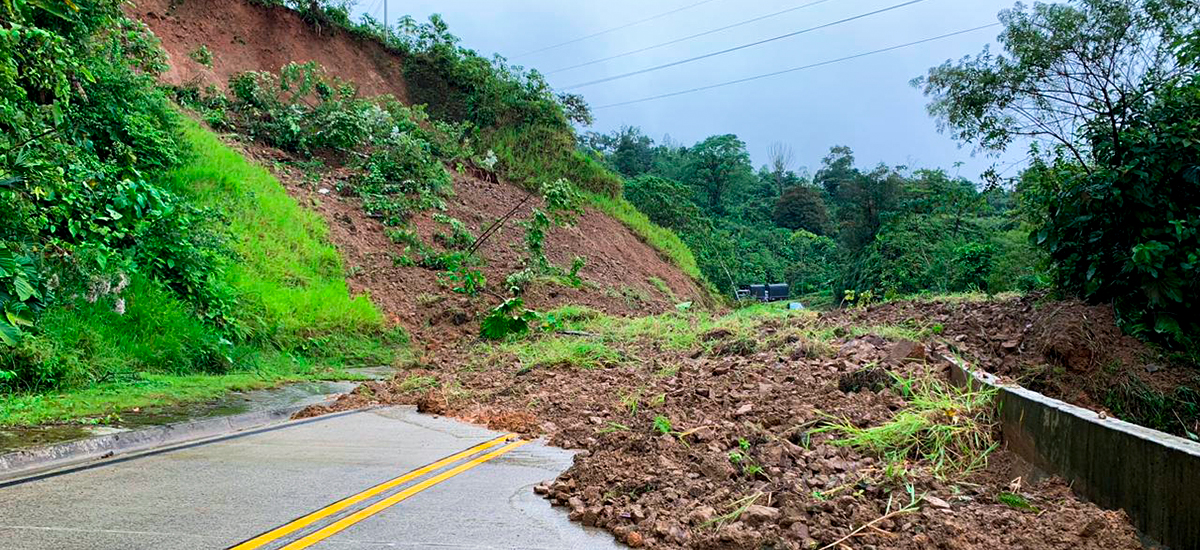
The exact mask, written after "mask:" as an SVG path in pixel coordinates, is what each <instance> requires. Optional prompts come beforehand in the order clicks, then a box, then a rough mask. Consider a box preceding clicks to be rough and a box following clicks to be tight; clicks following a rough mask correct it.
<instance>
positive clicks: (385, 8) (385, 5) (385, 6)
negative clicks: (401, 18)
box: [383, 0, 388, 29]
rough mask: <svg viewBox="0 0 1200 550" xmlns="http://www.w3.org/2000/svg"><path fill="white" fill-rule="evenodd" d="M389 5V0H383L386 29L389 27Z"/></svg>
mask: <svg viewBox="0 0 1200 550" xmlns="http://www.w3.org/2000/svg"><path fill="white" fill-rule="evenodd" d="M387 5H388V0H383V28H385V29H386V28H388V20H387Z"/></svg>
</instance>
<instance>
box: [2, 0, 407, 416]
mask: <svg viewBox="0 0 1200 550" xmlns="http://www.w3.org/2000/svg"><path fill="white" fill-rule="evenodd" d="M118 6H119V3H118V2H115V1H114V2H88V3H84V4H83V5H82V6H80V9H79V10H77V11H76V10H68V11H66V12H60V11H59V10H56V9H48V8H47V7H45V6H42V5H41V4H40V3H36V2H33V3H27V2H19V3H17V4H16V5H13V6H11V7H10V6H8V5H6V6H4V8H3V9H4V11H5V13H4V22H5V24H6V25H7V27H8V28H9V29H10V30H9V31H8V32H6V33H5V34H4V35H3V41H2V42H0V49H3V58H4V59H5V60H8V61H9V63H8V64H6V65H5V67H6V70H5V71H2V72H0V78H4V79H6V80H5V84H4V89H5V95H4V96H3V98H2V101H3V103H2V105H0V109H2V110H3V111H4V112H5V113H7V115H10V116H7V115H6V116H5V117H4V120H3V122H0V125H4V126H5V129H4V130H5V131H4V133H3V136H4V137H3V138H0V139H2V140H3V141H0V149H2V150H3V151H5V154H4V156H3V157H0V172H2V175H0V180H2V181H3V184H4V185H3V187H2V188H0V200H2V201H3V204H4V205H5V210H6V214H5V216H3V219H2V220H0V308H3V310H4V312H5V319H4V320H3V322H0V333H2V335H3V349H0V384H2V385H3V388H4V391H5V392H6V393H13V392H15V393H18V394H28V395H30V396H36V394H41V393H46V392H56V391H62V390H74V389H80V388H86V387H92V388H94V389H95V388H106V390H105V392H103V393H107V394H108V395H109V397H108V398H106V399H92V400H91V401H95V403H92V404H86V403H85V404H84V405H81V406H80V407H79V408H75V406H74V405H72V404H71V403H68V402H61V401H54V402H52V401H49V400H38V399H32V400H30V399H6V400H5V404H4V409H5V410H4V411H3V412H0V416H2V417H4V418H9V415H10V414H11V415H17V416H16V417H15V418H9V420H10V421H15V422H26V421H31V420H36V419H37V415H39V414H42V413H43V412H45V411H39V410H32V411H31V410H30V409H31V408H32V409H45V408H46V407H50V408H52V409H55V410H57V411H59V412H51V413H47V414H50V415H51V416H67V417H69V416H74V415H90V414H96V413H107V412H110V411H111V409H112V408H113V407H114V406H119V407H131V406H138V405H139V404H140V403H146V402H161V401H162V400H163V399H167V400H168V401H169V400H170V398H171V395H172V394H179V395H182V394H187V393H191V394H193V397H195V396H196V394H197V393H199V394H202V395H200V396H209V395H213V392H215V391H220V390H221V389H222V388H223V387H225V386H234V387H243V388H244V387H250V386H255V385H264V384H270V383H272V382H273V381H275V380H279V379H295V378H296V377H297V376H300V377H330V376H335V375H336V373H337V372H339V371H340V368H341V367H347V366H362V365H377V364H380V363H390V362H391V361H392V357H393V356H394V354H395V353H396V352H395V350H394V347H395V346H394V344H396V343H398V342H399V341H401V340H402V339H403V336H402V335H398V334H393V331H392V330H391V329H389V328H387V326H386V325H385V323H384V322H383V318H382V316H381V315H380V313H379V312H378V310H377V309H376V308H375V307H374V306H373V305H372V304H371V303H370V301H369V299H368V298H367V297H366V296H359V297H352V296H350V295H349V293H348V292H347V288H346V283H345V281H344V278H343V274H342V269H343V268H342V262H341V259H340V257H339V256H338V254H337V252H336V251H335V250H334V249H333V248H332V247H330V246H329V244H328V242H327V241H326V240H325V236H326V233H327V229H326V228H325V226H324V221H323V220H321V219H320V218H319V217H316V216H314V215H313V214H311V213H308V212H306V211H304V210H303V209H301V208H300V207H299V206H298V205H297V204H296V203H295V201H293V200H292V199H290V198H289V197H288V196H287V194H286V193H285V192H284V191H283V189H282V187H281V186H280V184H279V182H278V181H276V180H275V179H274V178H273V177H272V176H271V175H270V174H269V173H267V172H266V171H265V170H263V169H262V168H259V167H255V166H253V165H251V164H249V163H248V162H247V161H246V160H245V159H244V158H243V157H242V156H241V155H239V154H238V153H237V152H235V151H233V150H231V149H229V148H228V147H226V146H225V145H223V144H222V143H221V142H220V141H219V140H218V139H217V138H216V136H214V135H213V134H212V133H211V132H209V131H207V130H204V129H201V128H200V127H199V126H198V125H197V124H196V123H194V122H192V121H189V120H187V119H186V118H184V117H182V116H180V115H179V114H178V113H177V111H176V110H175V109H174V108H173V107H172V106H171V103H170V102H169V100H168V99H167V97H166V95H165V94H164V93H163V92H161V91H159V90H158V89H157V87H156V82H155V80H154V74H155V73H156V71H157V70H160V69H162V67H163V62H164V58H163V53H162V51H161V50H159V49H158V48H157V46H156V42H155V41H154V39H153V37H152V36H151V35H149V34H148V33H146V32H145V29H144V27H143V26H141V25H140V24H139V23H136V22H134V21H131V20H129V19H127V18H125V17H124V16H123V15H122V14H121V12H120V11H119V9H118ZM35 68H36V70H34V69H35ZM193 373H205V374H211V375H224V374H227V373H249V374H250V375H251V376H249V377H247V376H244V375H240V374H239V375H238V376H232V377H229V378H222V377H219V376H218V377H214V378H210V379H181V381H179V382H172V381H169V380H168V379H164V378H162V376H168V377H169V376H184V375H190V374H193ZM342 376H344V375H342ZM182 386H187V387H196V388H198V389H197V390H195V391H192V390H186V388H183V390H185V391H180V388H181V387H182ZM167 387H169V388H172V391H168V392H166V393H167V395H165V396H164V395H163V394H162V393H161V392H159V390H160V389H162V388H167ZM201 387H203V388H207V390H205V391H199V388H201ZM67 401H69V400H67ZM68 410H69V411H72V412H69V413H67V412H62V411H68ZM30 414H32V415H34V416H27V415H30Z"/></svg>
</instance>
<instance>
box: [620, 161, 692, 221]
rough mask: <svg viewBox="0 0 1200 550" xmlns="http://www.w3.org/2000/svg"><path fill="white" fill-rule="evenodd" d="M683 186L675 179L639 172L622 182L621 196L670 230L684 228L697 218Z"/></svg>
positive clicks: (686, 190)
mask: <svg viewBox="0 0 1200 550" xmlns="http://www.w3.org/2000/svg"><path fill="white" fill-rule="evenodd" d="M690 195H691V193H689V192H688V188H687V186H685V185H683V184H682V183H679V182H677V181H675V180H670V179H666V178H660V177H657V176H651V175H648V174H647V175H641V176H638V177H636V178H634V179H632V180H629V181H628V182H627V183H626V184H625V198H626V199H628V200H629V202H630V203H632V204H633V205H634V206H635V207H637V209H638V210H641V211H642V212H643V213H644V214H646V216H648V217H649V218H650V221H652V222H654V223H656V224H658V225H661V226H663V227H667V228H670V229H674V230H676V231H678V230H682V229H685V228H687V227H688V226H689V225H690V224H691V223H693V222H695V221H697V219H698V218H699V217H700V212H699V209H698V208H696V205H695V203H693V202H692V200H691V198H690Z"/></svg>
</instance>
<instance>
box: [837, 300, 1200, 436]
mask: <svg viewBox="0 0 1200 550" xmlns="http://www.w3.org/2000/svg"><path fill="white" fill-rule="evenodd" d="M824 319H825V321H827V322H830V323H833V324H836V325H842V326H845V327H850V326H864V325H866V326H885V325H894V326H900V327H905V328H908V329H911V330H914V331H917V332H919V333H921V334H923V335H925V336H928V337H930V338H935V339H939V340H943V341H946V342H948V343H950V344H951V346H952V347H953V348H954V349H955V350H956V351H958V352H960V353H962V354H963V355H964V356H965V358H966V359H968V360H969V361H971V362H972V364H973V365H975V366H977V367H979V368H982V369H984V370H986V371H988V372H991V373H993V374H996V375H998V376H1000V377H1002V378H1007V379H1009V380H1012V381H1015V382H1017V383H1019V384H1021V385H1023V386H1025V387H1027V388H1029V389H1032V390H1035V391H1038V392H1041V393H1044V394H1046V395H1049V396H1051V397H1056V398H1058V399H1062V400H1064V401H1069V402H1071V403H1075V404H1077V405H1081V406H1084V407H1089V408H1092V409H1096V410H1105V411H1108V412H1109V413H1115V414H1116V416H1118V417H1122V418H1124V419H1125V420H1129V421H1131V422H1137V423H1143V424H1147V425H1149V424H1154V425H1150V427H1153V428H1156V429H1160V430H1164V431H1169V432H1172V433H1176V434H1179V435H1183V434H1184V433H1186V432H1192V433H1200V432H1198V431H1197V430H1198V429H1200V423H1197V422H1198V419H1196V418H1195V415H1194V413H1193V412H1188V411H1186V410H1185V411H1184V413H1182V414H1181V416H1180V417H1179V418H1173V415H1171V414H1170V413H1168V414H1166V415H1165V416H1167V417H1168V418H1167V419H1166V420H1165V421H1164V422H1163V423H1161V424H1157V423H1153V422H1149V421H1148V418H1149V417H1156V416H1162V415H1160V414H1159V413H1158V411H1151V410H1142V409H1145V408H1146V407H1148V404H1147V403H1146V402H1144V401H1154V400H1156V399H1158V400H1162V399H1164V398H1156V397H1155V396H1156V395H1157V396H1166V397H1165V399H1171V398H1172V397H1173V396H1177V395H1183V398H1187V396H1189V395H1194V396H1200V373H1198V372H1197V370H1196V368H1195V367H1194V366H1192V365H1185V364H1177V363H1173V362H1172V361H1170V359H1169V358H1167V357H1165V356H1164V355H1163V354H1162V352H1160V351H1158V350H1155V349H1153V348H1151V347H1149V346H1147V345H1146V344H1144V343H1142V342H1140V341H1139V340H1137V339H1136V338H1133V337H1131V336H1129V335H1126V334H1124V333H1123V332H1122V331H1121V329H1120V328H1119V327H1118V326H1117V322H1116V317H1115V315H1114V313H1113V310H1112V307H1111V306H1109V305H1104V304H1102V305H1088V304H1086V303H1084V302H1081V301H1079V300H1073V299H1072V300H1052V299H1049V298H1047V297H1046V296H1045V295H1029V296H1021V297H1014V298H1007V299H996V300H989V301H933V302H930V301H898V302H890V303H886V304H882V305H877V306H871V307H868V308H865V309H848V310H839V311H833V312H829V313H827V314H825V316H824ZM1189 399H1190V398H1189ZM1114 408H1115V409H1117V410H1113V409H1114Z"/></svg>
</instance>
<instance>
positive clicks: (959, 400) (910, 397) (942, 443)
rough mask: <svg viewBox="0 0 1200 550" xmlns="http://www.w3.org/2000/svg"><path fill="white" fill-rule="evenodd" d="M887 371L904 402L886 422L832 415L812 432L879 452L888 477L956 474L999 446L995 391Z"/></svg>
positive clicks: (984, 461) (971, 467)
mask: <svg viewBox="0 0 1200 550" xmlns="http://www.w3.org/2000/svg"><path fill="white" fill-rule="evenodd" d="M891 375H892V378H893V380H894V382H895V384H894V386H893V387H894V389H895V390H896V391H897V392H898V393H899V394H900V396H901V397H903V398H904V400H905V402H906V406H905V407H904V408H902V409H900V410H899V411H897V412H896V414H895V415H894V416H893V417H892V419H891V420H890V421H888V422H886V423H884V424H880V425H878V426H872V427H868V428H863V427H859V426H856V425H854V424H853V423H852V422H850V421H849V420H845V419H836V418H832V417H831V419H830V421H829V422H828V423H827V424H826V425H825V426H822V427H820V428H817V429H816V430H814V431H813V433H832V434H837V435H840V436H842V437H841V438H840V439H836V440H834V444H836V445H841V446H848V447H852V448H854V449H857V450H862V451H866V452H870V453H872V454H875V455H878V456H880V457H881V458H882V459H883V460H884V462H885V472H886V473H887V474H888V475H889V476H890V477H905V476H907V475H908V474H909V473H910V472H911V471H912V470H913V469H914V468H927V469H928V470H929V471H930V472H931V473H932V474H933V475H935V476H937V477H941V478H948V477H959V476H963V475H967V474H970V473H972V472H975V471H976V470H978V469H979V468H981V467H983V466H985V465H986V464H987V457H988V455H989V454H991V452H992V451H994V450H996V448H997V446H998V445H999V444H998V443H997V442H996V441H995V440H994V439H993V437H992V432H993V425H994V407H993V399H994V398H995V390H973V389H968V390H960V389H958V388H954V387H952V386H950V385H948V384H946V383H944V382H942V381H941V380H939V379H937V378H934V377H933V376H921V377H916V378H904V377H902V376H900V375H897V374H895V373H891Z"/></svg>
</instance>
